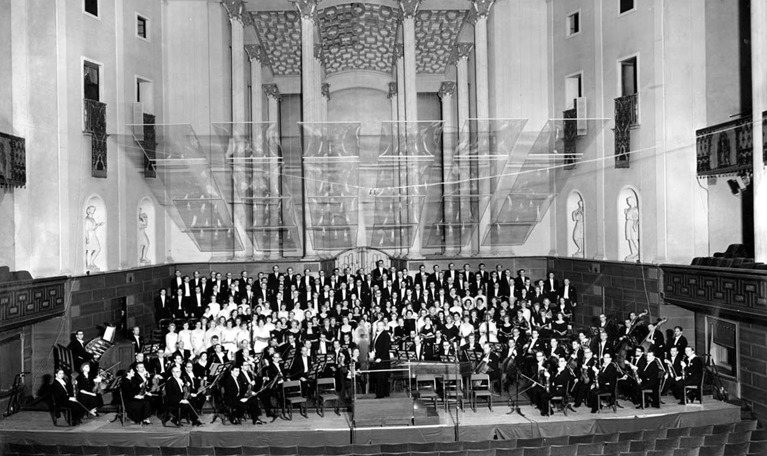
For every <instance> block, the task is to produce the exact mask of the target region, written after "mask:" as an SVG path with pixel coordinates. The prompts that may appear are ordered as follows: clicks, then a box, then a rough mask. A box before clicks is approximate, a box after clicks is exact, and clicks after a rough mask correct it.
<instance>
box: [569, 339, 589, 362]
mask: <svg viewBox="0 0 767 456" xmlns="http://www.w3.org/2000/svg"><path fill="white" fill-rule="evenodd" d="M570 344H571V345H570V347H571V349H570V355H568V357H569V359H570V361H569V363H570V365H571V366H572V364H573V362H574V363H575V364H576V366H577V368H578V369H580V368H581V366H582V365H583V358H584V356H585V353H584V348H583V347H581V343H580V341H578V340H577V339H576V340H573V341H572V342H570ZM589 351H590V350H589Z"/></svg>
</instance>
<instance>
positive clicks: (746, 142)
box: [695, 112, 767, 177]
mask: <svg viewBox="0 0 767 456" xmlns="http://www.w3.org/2000/svg"><path fill="white" fill-rule="evenodd" d="M766 117H767V112H765V113H764V114H763V115H762V126H761V128H762V131H763V132H765V133H767V128H765V120H766V119H765V118H766ZM695 133H696V136H697V138H696V141H695V143H696V149H697V157H698V177H716V176H723V175H727V174H749V173H750V172H751V168H752V164H753V162H752V158H753V148H754V142H753V135H752V133H753V122H752V118H751V116H747V117H741V118H740V119H735V120H731V121H729V122H724V123H721V124H718V125H713V126H711V127H707V128H703V129H700V130H698V131H697V132H695ZM765 144H767V137H765ZM765 144H763V145H762V156H763V159H764V154H765V150H766V149H767V147H765Z"/></svg>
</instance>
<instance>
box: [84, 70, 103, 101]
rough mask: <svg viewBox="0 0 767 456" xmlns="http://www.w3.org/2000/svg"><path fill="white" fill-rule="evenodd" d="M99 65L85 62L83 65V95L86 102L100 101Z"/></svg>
mask: <svg viewBox="0 0 767 456" xmlns="http://www.w3.org/2000/svg"><path fill="white" fill-rule="evenodd" d="M100 92H101V90H100V76H99V65H97V64H95V63H92V62H88V61H85V62H84V63H83V95H84V98H85V99H86V100H93V101H99V96H100Z"/></svg>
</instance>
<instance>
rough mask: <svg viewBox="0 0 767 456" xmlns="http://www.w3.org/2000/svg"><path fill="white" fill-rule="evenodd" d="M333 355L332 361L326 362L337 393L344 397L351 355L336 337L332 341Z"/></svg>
mask: <svg viewBox="0 0 767 456" xmlns="http://www.w3.org/2000/svg"><path fill="white" fill-rule="evenodd" d="M333 357H334V361H335V362H334V363H333V364H328V369H330V374H331V375H332V377H333V378H334V379H335V381H336V388H338V395H339V396H340V397H341V398H345V397H346V376H347V374H348V373H349V361H350V360H351V355H350V354H349V351H348V350H346V349H345V348H343V347H342V346H341V342H340V341H339V340H338V339H336V340H334V341H333Z"/></svg>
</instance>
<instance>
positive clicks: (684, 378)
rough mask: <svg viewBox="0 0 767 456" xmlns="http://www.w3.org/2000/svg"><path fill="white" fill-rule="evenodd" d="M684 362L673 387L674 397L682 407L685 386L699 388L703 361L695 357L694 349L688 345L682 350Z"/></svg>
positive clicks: (700, 392) (699, 392)
mask: <svg viewBox="0 0 767 456" xmlns="http://www.w3.org/2000/svg"><path fill="white" fill-rule="evenodd" d="M684 351H685V357H686V360H685V361H682V371H681V372H680V375H679V376H678V377H677V378H676V384H675V385H674V389H673V390H672V391H673V392H674V397H675V398H677V399H679V404H680V405H684V403H685V402H684V400H683V398H682V395H683V394H684V387H685V386H697V387H698V388H700V381H701V379H702V378H703V360H702V359H700V357H699V356H696V355H695V349H694V348H692V347H690V346H689V345H688V346H687V347H686V348H685V349H684ZM702 393H703V392H702V391H698V392H697V394H702Z"/></svg>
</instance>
